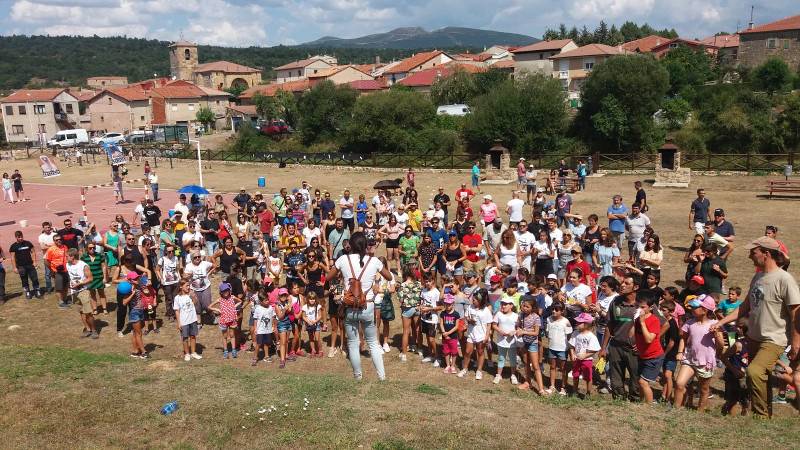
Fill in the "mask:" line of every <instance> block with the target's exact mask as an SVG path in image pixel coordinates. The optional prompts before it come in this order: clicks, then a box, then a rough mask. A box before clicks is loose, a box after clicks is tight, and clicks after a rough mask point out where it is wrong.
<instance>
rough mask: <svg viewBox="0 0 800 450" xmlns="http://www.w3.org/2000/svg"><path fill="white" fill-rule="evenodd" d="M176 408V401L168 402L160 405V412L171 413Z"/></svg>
mask: <svg viewBox="0 0 800 450" xmlns="http://www.w3.org/2000/svg"><path fill="white" fill-rule="evenodd" d="M176 409H178V402H169V403H167V404H165V405H164V406H162V407H161V414H172V413H173V412H174V411H175V410H176Z"/></svg>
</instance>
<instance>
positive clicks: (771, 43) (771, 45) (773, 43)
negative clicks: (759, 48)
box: [767, 39, 778, 48]
mask: <svg viewBox="0 0 800 450" xmlns="http://www.w3.org/2000/svg"><path fill="white" fill-rule="evenodd" d="M777 46H778V40H777V39H767V48H776V47H777Z"/></svg>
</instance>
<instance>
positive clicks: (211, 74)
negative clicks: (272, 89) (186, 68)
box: [194, 61, 261, 90]
mask: <svg viewBox="0 0 800 450" xmlns="http://www.w3.org/2000/svg"><path fill="white" fill-rule="evenodd" d="M258 83H261V71H260V70H258V69H253V68H252V67H247V66H243V65H241V64H234V63H232V62H229V61H214V62H210V63H206V64H200V65H198V66H197V68H196V69H195V71H194V84H196V85H197V86H203V87H206V88H211V89H217V90H222V89H227V88H230V87H231V86H244V87H245V88H248V87H250V86H255V85H257V84H258Z"/></svg>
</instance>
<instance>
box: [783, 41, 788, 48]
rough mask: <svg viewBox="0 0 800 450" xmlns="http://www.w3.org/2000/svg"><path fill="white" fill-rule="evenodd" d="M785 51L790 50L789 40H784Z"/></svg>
mask: <svg viewBox="0 0 800 450" xmlns="http://www.w3.org/2000/svg"><path fill="white" fill-rule="evenodd" d="M783 49H784V50H789V40H788V39H784V40H783Z"/></svg>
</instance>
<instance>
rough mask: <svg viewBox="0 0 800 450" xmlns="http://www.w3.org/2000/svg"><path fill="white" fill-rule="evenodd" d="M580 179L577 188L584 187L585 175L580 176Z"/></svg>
mask: <svg viewBox="0 0 800 450" xmlns="http://www.w3.org/2000/svg"><path fill="white" fill-rule="evenodd" d="M580 178H581V180H580V181H579V182H578V188H579V189H586V175H584V176H582V177H580Z"/></svg>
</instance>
